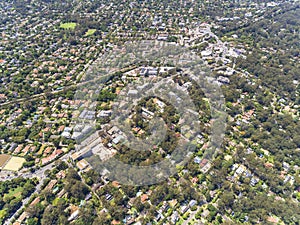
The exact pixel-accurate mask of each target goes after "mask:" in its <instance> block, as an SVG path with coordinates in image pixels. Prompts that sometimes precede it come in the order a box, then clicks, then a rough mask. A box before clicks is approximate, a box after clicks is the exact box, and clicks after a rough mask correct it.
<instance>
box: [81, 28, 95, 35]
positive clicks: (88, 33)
mask: <svg viewBox="0 0 300 225" xmlns="http://www.w3.org/2000/svg"><path fill="white" fill-rule="evenodd" d="M96 31H97V30H96V29H88V31H87V32H86V33H85V35H84V36H90V35H93V34H94V33H95V32H96Z"/></svg>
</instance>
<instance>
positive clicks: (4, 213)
mask: <svg viewBox="0 0 300 225" xmlns="http://www.w3.org/2000/svg"><path fill="white" fill-rule="evenodd" d="M6 215H7V210H6V209H3V210H0V222H1V219H2V218H4V217H6Z"/></svg>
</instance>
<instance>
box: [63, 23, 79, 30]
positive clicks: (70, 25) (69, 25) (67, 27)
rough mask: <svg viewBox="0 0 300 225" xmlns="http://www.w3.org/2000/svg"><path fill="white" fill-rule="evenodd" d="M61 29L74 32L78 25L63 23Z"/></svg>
mask: <svg viewBox="0 0 300 225" xmlns="http://www.w3.org/2000/svg"><path fill="white" fill-rule="evenodd" d="M59 27H60V28H63V29H72V30H74V29H75V27H76V23H61V24H60V26H59Z"/></svg>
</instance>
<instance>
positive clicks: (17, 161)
mask: <svg viewBox="0 0 300 225" xmlns="http://www.w3.org/2000/svg"><path fill="white" fill-rule="evenodd" d="M25 161H26V160H25V159H24V158H21V157H16V156H13V157H11V159H10V160H9V161H8V162H7V164H6V165H5V166H4V168H3V169H4V170H10V171H18V170H19V169H21V167H22V166H23V163H24V162H25Z"/></svg>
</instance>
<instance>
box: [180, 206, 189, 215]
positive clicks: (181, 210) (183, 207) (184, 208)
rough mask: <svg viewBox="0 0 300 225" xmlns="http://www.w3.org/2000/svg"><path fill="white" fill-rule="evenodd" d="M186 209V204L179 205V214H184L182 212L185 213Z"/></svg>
mask: <svg viewBox="0 0 300 225" xmlns="http://www.w3.org/2000/svg"><path fill="white" fill-rule="evenodd" d="M188 209H189V206H188V205H183V206H181V208H180V213H181V214H184V213H186V212H187V211H188Z"/></svg>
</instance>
